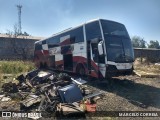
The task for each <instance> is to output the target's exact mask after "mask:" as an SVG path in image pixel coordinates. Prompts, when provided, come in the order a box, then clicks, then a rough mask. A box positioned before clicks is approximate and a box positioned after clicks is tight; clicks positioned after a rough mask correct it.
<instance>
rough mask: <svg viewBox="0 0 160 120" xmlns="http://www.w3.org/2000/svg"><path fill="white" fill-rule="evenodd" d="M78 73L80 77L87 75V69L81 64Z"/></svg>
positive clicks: (77, 69)
mask: <svg viewBox="0 0 160 120" xmlns="http://www.w3.org/2000/svg"><path fill="white" fill-rule="evenodd" d="M76 73H77V74H79V75H80V76H84V75H85V68H84V67H83V65H81V64H79V65H78V66H77V68H76Z"/></svg>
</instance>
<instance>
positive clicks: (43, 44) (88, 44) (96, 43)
mask: <svg viewBox="0 0 160 120" xmlns="http://www.w3.org/2000/svg"><path fill="white" fill-rule="evenodd" d="M34 61H35V64H36V66H37V67H49V68H52V69H55V70H60V71H67V72H73V73H78V74H80V75H89V76H92V77H96V78H105V77H113V76H117V75H122V74H125V75H126V74H131V73H132V71H133V61H134V53H133V48H132V44H131V39H130V37H129V34H128V32H127V30H126V28H125V26H124V25H123V24H121V23H118V22H114V21H109V20H104V19H96V20H92V21H89V22H86V23H84V24H82V25H79V26H77V27H74V28H69V29H66V30H64V31H62V32H59V33H57V34H54V35H53V36H51V37H49V38H46V39H44V40H40V41H37V42H35V51H34Z"/></svg>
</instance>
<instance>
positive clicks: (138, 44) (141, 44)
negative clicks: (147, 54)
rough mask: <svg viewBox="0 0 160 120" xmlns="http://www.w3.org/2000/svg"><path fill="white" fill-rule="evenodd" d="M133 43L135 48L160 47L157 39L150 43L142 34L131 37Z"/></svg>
mask: <svg viewBox="0 0 160 120" xmlns="http://www.w3.org/2000/svg"><path fill="white" fill-rule="evenodd" d="M131 40H132V45H133V47H135V48H156V49H160V44H159V42H158V41H157V40H150V41H149V43H147V42H146V41H145V40H144V38H142V37H140V36H133V37H132V38H131Z"/></svg>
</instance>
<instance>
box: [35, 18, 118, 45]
mask: <svg viewBox="0 0 160 120" xmlns="http://www.w3.org/2000/svg"><path fill="white" fill-rule="evenodd" d="M99 20H105V21H109V22H115V21H112V20H106V19H100V18H96V19H92V20H89V21H87V22H85V23H83V24H80V25H78V26H76V27H70V28H67V29H65V30H62V31H60V32H58V33H55V34H53V35H52V36H50V37H47V38H44V39H42V40H39V41H36V42H35V43H39V42H42V41H45V40H47V39H49V38H51V37H54V36H56V35H60V34H62V33H65V32H67V31H70V30H74V29H76V28H78V27H80V26H83V25H85V24H88V23H92V22H95V21H99ZM115 23H118V24H121V23H119V22H115Z"/></svg>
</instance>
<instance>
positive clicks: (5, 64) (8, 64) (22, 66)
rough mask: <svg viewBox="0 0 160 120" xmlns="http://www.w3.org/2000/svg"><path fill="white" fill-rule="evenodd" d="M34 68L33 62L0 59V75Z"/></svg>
mask: <svg viewBox="0 0 160 120" xmlns="http://www.w3.org/2000/svg"><path fill="white" fill-rule="evenodd" d="M34 68H35V65H34V63H33V62H30V61H0V76H1V74H18V73H23V72H28V71H30V70H33V69H34Z"/></svg>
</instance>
